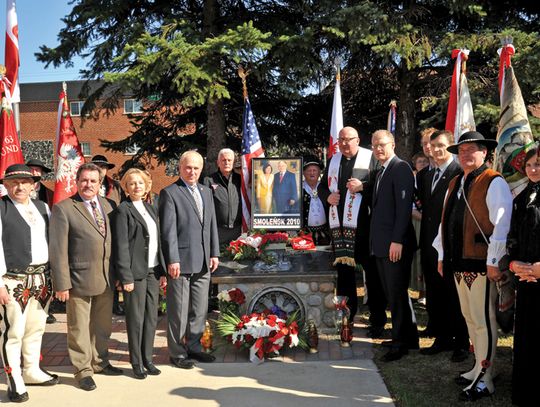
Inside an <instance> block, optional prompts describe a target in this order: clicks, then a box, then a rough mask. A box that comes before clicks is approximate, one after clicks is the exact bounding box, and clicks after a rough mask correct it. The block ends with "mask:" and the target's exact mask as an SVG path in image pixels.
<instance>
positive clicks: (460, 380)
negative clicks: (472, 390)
mask: <svg viewBox="0 0 540 407" xmlns="http://www.w3.org/2000/svg"><path fill="white" fill-rule="evenodd" d="M454 383H456V384H457V385H458V386H468V385H469V384H471V383H472V380H471V379H467V378H466V377H463V376H461V375H459V376H458V377H455V378H454Z"/></svg>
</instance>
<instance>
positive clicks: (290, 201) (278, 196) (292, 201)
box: [272, 161, 298, 213]
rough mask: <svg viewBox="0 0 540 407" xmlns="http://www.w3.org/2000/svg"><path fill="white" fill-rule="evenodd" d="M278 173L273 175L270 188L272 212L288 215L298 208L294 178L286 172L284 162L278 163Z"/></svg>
mask: <svg viewBox="0 0 540 407" xmlns="http://www.w3.org/2000/svg"><path fill="white" fill-rule="evenodd" d="M278 171H279V172H277V173H276V174H274V184H273V187H272V201H273V204H274V205H273V207H274V210H273V212H274V213H290V212H291V211H294V210H295V209H296V208H297V207H298V186H297V183H296V176H295V175H294V174H293V173H292V172H290V171H288V170H287V163H286V162H285V161H280V162H278Z"/></svg>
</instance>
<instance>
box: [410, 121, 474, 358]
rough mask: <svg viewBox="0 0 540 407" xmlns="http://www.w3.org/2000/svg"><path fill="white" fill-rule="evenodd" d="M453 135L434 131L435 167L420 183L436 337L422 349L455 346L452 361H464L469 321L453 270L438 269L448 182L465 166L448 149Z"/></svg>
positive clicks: (429, 302) (429, 307) (428, 298)
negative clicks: (436, 243)
mask: <svg viewBox="0 0 540 407" xmlns="http://www.w3.org/2000/svg"><path fill="white" fill-rule="evenodd" d="M452 138H453V135H452V133H451V132H449V131H448V130H437V131H435V132H434V133H433V134H432V135H431V137H430V140H431V152H432V154H433V161H434V168H432V169H431V170H430V171H429V172H428V173H427V175H426V176H425V177H424V178H423V179H422V182H420V183H418V193H419V196H420V200H421V201H422V223H421V226H420V249H421V256H422V271H423V273H424V280H425V283H426V309H427V312H428V315H429V323H430V329H431V333H432V334H433V336H434V337H435V342H434V343H433V345H432V346H431V347H429V348H426V349H422V350H421V351H420V353H422V354H424V355H435V354H437V353H440V352H442V351H445V350H453V351H454V353H453V355H452V361H455V362H460V361H463V360H464V359H465V358H466V357H467V354H468V349H469V335H468V333H467V325H466V324H465V320H464V319H463V315H462V314H461V310H460V308H459V299H458V296H457V290H456V286H455V284H454V276H453V273H451V272H447V273H446V274H445V275H444V276H441V275H440V274H439V273H438V271H437V260H438V257H437V256H438V255H437V251H436V250H435V249H434V248H433V240H434V239H435V236H437V232H438V230H439V224H440V223H441V213H442V208H443V204H444V197H445V195H446V191H447V190H448V184H449V182H450V180H451V179H452V178H454V177H455V176H456V175H458V174H460V173H461V167H460V166H459V164H458V163H457V162H456V161H455V160H454V157H453V156H452V154H451V153H450V152H449V151H448V150H447V148H448V146H449V145H450V140H451V139H452Z"/></svg>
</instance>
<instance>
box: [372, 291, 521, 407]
mask: <svg viewBox="0 0 540 407" xmlns="http://www.w3.org/2000/svg"><path fill="white" fill-rule="evenodd" d="M411 296H412V297H414V296H415V293H414V292H413V293H411ZM416 296H417V295H416ZM414 308H415V311H416V317H417V320H418V328H419V329H424V328H425V323H426V318H427V315H426V310H425V307H423V306H422V305H419V304H418V303H415V304H414ZM362 318H363V319H364V318H365V319H366V322H367V314H366V313H363V314H362ZM386 328H390V325H387V326H386ZM388 339H389V334H388ZM376 342H377V343H380V342H381V341H380V340H378V341H376ZM512 342H513V337H512V335H503V334H502V333H501V332H499V342H498V346H497V354H496V358H495V362H494V366H495V367H494V368H495V375H496V377H495V393H494V394H493V395H492V396H491V397H488V398H485V399H483V400H480V401H477V402H476V403H474V405H475V406H495V407H503V406H505V407H507V406H511V405H512V401H511V395H510V386H511V377H512ZM432 343H433V339H431V338H421V339H420V347H421V348H424V347H428V346H430V345H431V344H432ZM386 351H387V349H386V348H384V347H382V346H375V357H374V362H375V363H376V364H377V366H378V368H379V369H380V372H381V374H382V376H383V379H384V381H385V383H386V386H387V387H388V390H389V392H390V394H392V396H393V397H394V399H395V402H396V405H398V406H400V407H420V406H429V407H433V406H456V405H460V404H463V405H464V404H465V403H462V402H460V401H459V400H458V395H459V393H460V391H461V390H462V388H461V387H460V386H458V385H456V384H455V383H454V378H455V377H457V376H458V375H459V372H460V371H464V370H469V369H470V368H471V366H472V364H473V363H474V360H473V355H472V354H471V355H470V356H469V358H468V359H467V360H466V361H464V362H461V363H452V362H450V356H451V354H452V352H442V353H439V354H438V355H433V356H425V355H421V354H420V353H419V352H418V351H409V354H408V355H407V356H405V357H403V358H402V359H401V360H398V361H395V362H390V363H386V362H383V361H382V360H381V358H382V356H383V355H384V354H385V353H386Z"/></svg>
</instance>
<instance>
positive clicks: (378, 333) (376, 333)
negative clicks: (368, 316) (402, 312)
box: [366, 326, 384, 339]
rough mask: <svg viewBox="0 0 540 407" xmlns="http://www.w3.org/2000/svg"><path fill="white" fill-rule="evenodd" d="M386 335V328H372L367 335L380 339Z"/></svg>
mask: <svg viewBox="0 0 540 407" xmlns="http://www.w3.org/2000/svg"><path fill="white" fill-rule="evenodd" d="M383 333H384V326H370V327H369V328H368V330H367V333H366V335H367V336H368V338H372V339H379V338H382V336H383Z"/></svg>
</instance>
